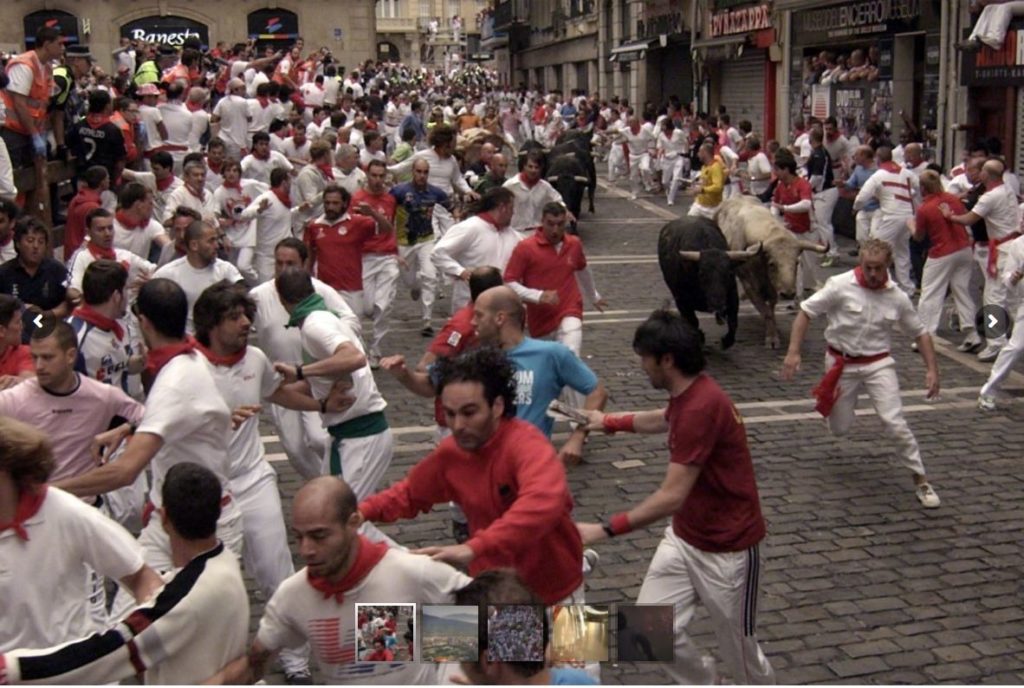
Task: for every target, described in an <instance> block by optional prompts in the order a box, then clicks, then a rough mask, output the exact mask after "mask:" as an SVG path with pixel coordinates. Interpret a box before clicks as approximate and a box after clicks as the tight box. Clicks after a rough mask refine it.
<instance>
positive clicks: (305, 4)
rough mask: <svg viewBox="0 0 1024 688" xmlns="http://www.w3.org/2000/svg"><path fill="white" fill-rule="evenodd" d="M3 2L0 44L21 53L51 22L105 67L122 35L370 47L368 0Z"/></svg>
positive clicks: (338, 50) (341, 59)
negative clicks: (87, 48) (336, 0)
mask: <svg viewBox="0 0 1024 688" xmlns="http://www.w3.org/2000/svg"><path fill="white" fill-rule="evenodd" d="M4 9H5V14H6V16H7V17H8V18H9V19H11V21H8V22H4V23H2V24H0V49H3V50H5V51H8V52H20V51H22V50H24V49H25V47H26V44H27V43H31V41H32V39H33V36H34V34H35V31H36V29H37V28H38V27H39V26H40V25H45V24H47V23H53V24H56V25H59V26H60V27H61V28H62V29H63V32H64V35H65V36H67V37H68V41H69V42H80V43H84V44H88V45H89V46H90V47H91V48H92V52H93V55H95V56H96V58H97V60H98V62H99V64H100V65H101V66H103V67H104V68H110V67H111V62H112V59H111V57H110V55H111V52H112V51H113V50H115V49H116V48H117V47H118V44H119V41H120V39H121V37H128V38H138V39H143V40H146V41H151V42H156V43H166V44H169V45H181V43H182V42H183V41H184V40H185V38H187V37H189V36H198V37H199V39H200V40H201V41H202V42H203V44H204V45H207V46H211V47H212V46H214V45H216V44H217V43H218V42H220V41H224V42H227V43H228V44H231V43H234V42H237V41H244V40H246V39H247V38H250V37H252V38H255V39H256V40H257V41H258V42H259V43H261V44H263V45H267V44H269V45H280V46H282V47H287V46H288V45H290V44H291V43H292V42H293V41H294V40H295V38H296V37H297V36H302V37H303V39H305V44H306V48H307V49H309V50H314V49H316V48H318V47H321V46H323V47H326V48H327V49H328V50H330V51H331V53H332V54H333V55H334V57H335V61H336V62H338V63H339V64H341V65H344V66H346V67H349V68H351V67H355V66H357V65H359V64H362V63H363V62H364V61H365V60H366V59H367V58H373V57H375V55H376V50H377V45H376V41H375V40H374V39H375V16H374V2H373V1H372V0H355V1H346V2H345V3H328V2H321V1H318V0H292V1H290V2H268V1H266V0H262V1H261V0H251V1H250V0H224V1H222V2H217V3H209V2H199V1H197V0H160V1H158V2H153V1H148V0H104V1H103V2H88V3H86V2H75V1H74V0H62V1H59V2H54V1H52V0H7V1H6V2H5V4H4Z"/></svg>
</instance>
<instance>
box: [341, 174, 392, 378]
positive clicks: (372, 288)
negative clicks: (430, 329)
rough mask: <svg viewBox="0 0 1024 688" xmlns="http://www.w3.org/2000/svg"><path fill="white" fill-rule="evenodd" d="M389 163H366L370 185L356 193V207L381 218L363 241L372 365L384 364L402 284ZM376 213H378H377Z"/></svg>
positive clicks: (364, 286) (364, 278)
mask: <svg viewBox="0 0 1024 688" xmlns="http://www.w3.org/2000/svg"><path fill="white" fill-rule="evenodd" d="M387 175H388V166H387V165H386V164H384V163H383V162H382V161H380V160H371V161H370V163H369V164H368V165H367V166H366V188H363V189H359V190H358V191H356V192H355V193H354V194H352V208H353V209H354V210H355V212H357V213H359V214H361V215H365V216H367V217H380V218H381V219H380V220H378V221H377V223H376V224H377V227H376V232H375V233H374V235H373V236H371V237H370V238H369V239H367V240H366V243H364V244H363V308H365V309H366V310H365V312H364V313H363V314H362V315H366V316H368V317H370V318H372V319H373V338H372V339H371V340H370V351H369V354H370V356H369V358H370V367H371V368H374V369H376V368H377V367H379V365H380V343H381V340H382V339H384V335H386V334H387V333H388V331H389V330H390V323H389V322H388V320H389V319H390V317H391V304H392V303H394V301H395V290H396V288H397V286H398V242H397V241H396V240H395V225H394V221H395V206H396V205H397V203H398V201H396V200H395V197H394V196H392V195H391V194H389V193H388V190H387V187H386V186H385V180H386V178H387ZM374 213H376V215H374Z"/></svg>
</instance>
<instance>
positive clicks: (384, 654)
mask: <svg viewBox="0 0 1024 688" xmlns="http://www.w3.org/2000/svg"><path fill="white" fill-rule="evenodd" d="M394 659H395V655H394V653H393V652H392V651H391V650H387V649H385V648H384V640H383V639H380V638H378V639H377V640H374V641H373V652H371V653H370V654H368V655H366V658H365V659H363V661H364V662H391V661H394Z"/></svg>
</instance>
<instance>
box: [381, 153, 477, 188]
mask: <svg viewBox="0 0 1024 688" xmlns="http://www.w3.org/2000/svg"><path fill="white" fill-rule="evenodd" d="M417 160H426V161H427V162H429V163H430V173H429V174H428V175H427V183H428V184H432V185H434V186H436V187H437V188H439V189H441V190H442V191H444V192H445V193H446V194H448V195H449V196H451V195H452V194H454V193H455V189H458V190H459V192H460V193H466V192H468V191H469V190H470V189H469V184H467V183H466V180H465V179H464V178H463V176H462V172H461V171H460V170H459V163H458V161H457V160H456V159H455V156H454V155H449V156H448V157H447V158H443V159H442V158H441V157H440V156H438V154H437V153H436V152H435V151H434V149H433V148H427V149H426V150H421V151H418V152H416V153H413V154H412V155H411V156H410V157H409V158H407V159H406V160H403V161H402V162H400V163H398V164H397V165H391V166H390V167H388V172H391V173H392V174H395V175H400V174H404V173H410V174H411V173H412V166H413V163H415V162H416V161H417Z"/></svg>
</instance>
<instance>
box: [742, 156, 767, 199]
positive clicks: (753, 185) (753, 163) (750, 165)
mask: <svg viewBox="0 0 1024 688" xmlns="http://www.w3.org/2000/svg"><path fill="white" fill-rule="evenodd" d="M747 172H748V173H749V174H750V175H753V176H760V175H763V174H768V175H771V172H772V164H771V162H770V161H769V160H768V156H767V155H765V154H764V151H758V152H757V155H755V156H753V157H751V158H750V159H749V160H747ZM771 183H772V179H771V176H769V177H768V178H767V179H762V180H758V181H753V182H750V192H751V193H753V194H755V195H761V194H763V193H764V192H765V191H767V190H768V187H769V186H771Z"/></svg>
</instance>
